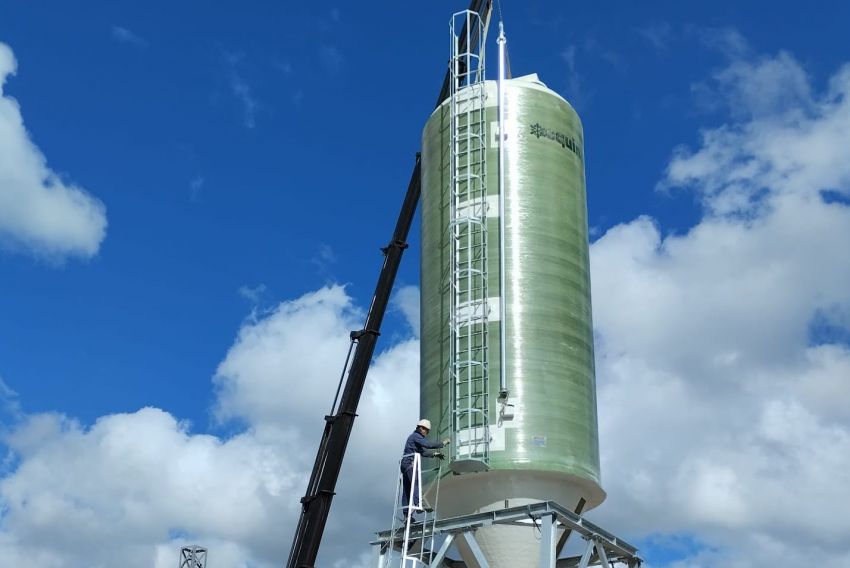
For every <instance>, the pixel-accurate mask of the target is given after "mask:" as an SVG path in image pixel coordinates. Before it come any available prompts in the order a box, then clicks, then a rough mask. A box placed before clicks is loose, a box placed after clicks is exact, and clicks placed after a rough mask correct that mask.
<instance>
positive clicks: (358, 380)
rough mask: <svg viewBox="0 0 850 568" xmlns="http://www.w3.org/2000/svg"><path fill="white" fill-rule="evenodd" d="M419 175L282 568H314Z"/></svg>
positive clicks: (484, 10)
mask: <svg viewBox="0 0 850 568" xmlns="http://www.w3.org/2000/svg"><path fill="white" fill-rule="evenodd" d="M491 7H492V0H472V2H471V3H470V6H469V10H471V11H473V12H476V13H478V14H479V16H480V17H481V20H482V21H487V19H488V17H489V14H490V9H491ZM472 33H473V34H474V35H473V38H472V39H473V41H477V37H475V36H476V35H477V31H473V32H472ZM466 35H467V34H466V30H465V26H464V31H462V32H461V34H460V37H459V39H458V41H459V45H458V51H459V52H462V51H464V50H466V47H467V46H466ZM459 71H460V72H463V71H464V70H463V69H460V70H459ZM450 82H451V73H450V71H447V72H446V76H445V79H444V80H443V86H442V89H441V91H440V95H439V97H438V98H437V104H436V106H440V104H441V103H442V102H443V101H444V100H445V99H446V98H447V97H448V96H449V93H450ZM420 173H421V160H420V157H419V155H418V154H417V156H416V164H415V166H414V168H413V174H412V175H411V176H410V183H409V184H408V186H407V193H406V194H405V196H404V201H403V203H402V206H401V211H400V212H399V215H398V221H397V222H396V226H395V231H393V236H392V239H391V240H390V242H389V244H388V245H387V246H386V247H385V248H384V249H382V250H383V252H384V264H383V266H382V268H381V273H380V275H379V276H378V283H377V284H376V286H375V293H374V295H373V296H372V305H371V306H370V307H369V313H368V315H367V316H366V325H365V326H364V327H363V329H362V330H359V331H353V332H352V333H351V338H352V340H353V341H355V342H356V346H355V348H354V358H353V359H352V362H351V367H350V368H349V371H348V378H347V380H346V381H345V388H344V389H343V391H342V396H341V398H340V399H339V405H338V406H337V407H336V412H335V413H334V414H332V415H328V416H325V430H324V432H323V434H322V440H321V442H320V443H319V449H318V452H317V453H316V462H315V463H314V465H313V472H312V474H311V475H310V482H309V483H308V485H307V493H306V495H305V496H304V497H303V498H302V499H301V517H300V518H299V520H298V527H297V528H296V530H295V537H294V538H293V541H292V548H291V550H290V552H289V560H288V562H287V564H286V566H287V568H314V565H315V562H316V556H317V555H318V553H319V545H320V544H321V542H322V536H323V534H324V532H325V523H326V522H327V519H328V513H329V512H330V508H331V501H332V500H333V496H334V494H335V489H336V483H337V479H338V478H339V472H340V469H341V467H342V461H343V458H344V457H345V449H346V447H347V446H348V439H349V437H350V435H351V429H352V427H353V426H354V418H355V417H356V416H357V406H358V404H359V402H360V395H361V394H362V392H363V386H364V385H365V383H366V373H367V372H368V371H369V365H370V364H371V362H372V355H373V354H374V353H375V344H376V343H377V341H378V336H379V335H380V330H381V323H382V322H383V319H384V314H385V313H386V310H387V304H388V303H389V299H390V293H391V292H392V289H393V285H394V283H395V278H396V274H397V273H398V267H399V264H401V257H402V255H403V254H404V250H405V249H406V248H407V235H408V233H409V232H410V227H411V225H412V224H413V217H414V214H415V213H416V207H417V205H418V203H419V194H420V191H421V178H420ZM332 412H333V410H332Z"/></svg>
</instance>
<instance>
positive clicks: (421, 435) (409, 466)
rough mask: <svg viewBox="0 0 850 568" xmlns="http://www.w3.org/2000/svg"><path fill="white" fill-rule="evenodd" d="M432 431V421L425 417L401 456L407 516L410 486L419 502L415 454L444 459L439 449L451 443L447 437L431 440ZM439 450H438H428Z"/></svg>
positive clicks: (403, 505)
mask: <svg viewBox="0 0 850 568" xmlns="http://www.w3.org/2000/svg"><path fill="white" fill-rule="evenodd" d="M430 432H431V421H430V420H428V419H427V418H423V419H422V420H420V421H419V422H417V423H416V429H415V430H414V431H413V433H412V434H411V435H410V436H408V437H407V442H405V444H404V454H402V457H401V475H402V476H403V478H404V480H403V483H402V493H401V495H402V512H403V513H404V516H407V506H408V504H409V503H410V488H411V486H413V504H414V506H418V505H419V504H420V502H419V483H415V484H414V481H413V474H414V472H413V454H420V455H422V456H424V457H426V458H437V459H438V460H442V459H443V457H445V456H443V452H440V451H439V450H440V449H441V448H445V447H446V446H448V445H449V440H448V438H446V439H445V440H443V441H442V442H429V441H428V434H429V433H430ZM428 450H437V451H428Z"/></svg>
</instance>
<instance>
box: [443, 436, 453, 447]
mask: <svg viewBox="0 0 850 568" xmlns="http://www.w3.org/2000/svg"><path fill="white" fill-rule="evenodd" d="M451 443H452V441H451V440H449V439H448V438H446V439H445V440H443V447H444V448H445V447H446V446H448V445H449V444H451Z"/></svg>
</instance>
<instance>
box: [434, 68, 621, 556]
mask: <svg viewBox="0 0 850 568" xmlns="http://www.w3.org/2000/svg"><path fill="white" fill-rule="evenodd" d="M479 85H480V89H479V88H478V87H474V86H473V87H466V88H463V89H460V90H459V91H458V92H457V93H456V95H455V97H454V98H453V99H452V98H450V99H447V100H446V101H445V102H444V103H443V104H442V105H441V106H440V107H439V108H438V109H437V110H436V111H435V112H434V113H433V114H432V116H431V117H430V119H429V120H428V122H427V124H426V126H425V129H424V133H423V141H422V266H421V272H422V276H421V277H422V282H421V291H422V296H421V298H422V300H421V314H422V320H421V415H422V416H426V417H429V418H430V419H431V421H432V423H434V430H433V432H432V436H434V437H437V436H439V437H440V438H444V437H448V438H451V440H452V445H451V448H450V450H451V451H450V458H451V461H452V467H451V468H447V467H444V468H443V478H442V479H441V482H440V486H439V504H438V511H437V512H438V515H439V516H440V517H441V518H445V517H451V516H456V515H462V514H468V513H472V512H477V511H484V510H490V509H496V508H501V507H505V506H506V505H507V506H517V505H522V504H525V503H529V502H535V501H546V500H552V501H557V502H559V503H560V504H562V505H563V506H565V507H567V508H570V509H572V508H573V507H575V506H576V504H577V503H578V502H579V500H580V499H582V498H583V499H585V500H586V502H587V505H586V506H585V511H586V510H588V509H590V508H592V507H595V506H597V505H599V504H600V503H601V502H602V501H603V500H604V498H605V493H604V491H603V490H602V488H601V487H600V478H599V448H598V438H597V419H596V391H595V377H594V361H593V331H592V323H591V305H590V277H589V262H588V254H589V253H588V241H587V207H586V194H585V180H584V159H583V139H584V138H583V133H582V126H581V122H580V120H579V117H578V115H577V114H576V112H575V111H574V110H573V108H572V106H570V105H569V103H567V101H565V100H564V99H563V98H562V97H561V96H559V95H558V94H557V93H555V92H554V91H552V90H550V89H549V88H547V87H546V86H545V85H544V84H543V83H542V82H541V81H540V80H539V79H538V78H537V76H536V75H530V76H526V77H520V78H516V79H511V80H507V81H504V98H505V103H504V124H505V135H506V136H505V140H504V145H505V146H504V176H505V177H504V182H503V184H504V203H503V206H502V207H501V209H503V211H504V219H502V218H501V216H500V203H499V183H498V176H499V149H498V146H499V136H498V124H499V123H498V106H497V100H498V96H497V83H496V82H494V81H481V82H480V83H479ZM476 89H479V90H477V91H476ZM481 109H483V111H482V110H481ZM453 134H454V135H453ZM502 227H504V230H505V233H504V242H503V244H502V246H501V247H500V230H501V228H502ZM500 248H501V249H502V250H504V266H503V267H501V268H502V271H501V272H503V274H504V283H503V284H504V285H503V286H502V282H500V280H501V278H500ZM500 294H504V298H503V300H502V301H500ZM502 306H503V307H504V310H505V316H506V317H504V318H503V317H501V313H500V312H501V307H502ZM503 322H505V323H506V327H505V330H504V336H505V352H504V355H503V356H502V354H501V352H500V349H501V344H500V326H501V325H502V324H503ZM500 359H503V360H504V361H505V366H506V368H507V373H506V374H505V376H504V379H505V383H506V384H505V386H506V388H507V390H508V391H509V397H508V399H507V404H508V405H512V406H505V405H503V403H502V401H500V400H499V391H500V378H501V373H502V369H501V368H500V367H501V365H500ZM511 414H513V417H512V419H511ZM433 488H434V486H433V484H432V489H431V493H432V496H433ZM500 531H501V532H500ZM511 531H514V532H513V534H512V533H511ZM476 538H477V539H478V541H479V543H480V544H481V545H482V548H487V549H489V554H488V552H487V551H486V550H485V554H487V555H488V557H489V559H490V563H491V566H496V567H498V566H523V565H525V564H526V563H527V561H528V556H531V557H534V555H535V554H536V553H535V552H534V550H535V537H534V533H533V531H532V530H531V529H529V528H526V527H520V528H508V527H491V528H489V529H486V530H483V531H479V532H478V536H477V537H476ZM524 559H525V561H524Z"/></svg>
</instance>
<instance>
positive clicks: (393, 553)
mask: <svg viewBox="0 0 850 568" xmlns="http://www.w3.org/2000/svg"><path fill="white" fill-rule="evenodd" d="M404 457H413V468H412V469H413V475H412V478H413V479H412V483H411V487H410V491H409V492H408V494H409V497H408V499H407V501H406V502H405V501H404V499H403V495H404V491H403V489H404V487H403V484H404V475H403V474H402V473H401V467H400V466H401V462H399V475H398V481H397V483H396V493H395V505H394V506H393V519H392V525H391V527H392V528H391V534H392V538H391V539H390V541H389V543H388V550H387V551H386V554H385V555H384V556H382V560H381V563H380V565H379V568H425V567H427V566H430V565H431V562H432V560H433V557H434V523H435V522H436V521H437V514H436V501H437V498H438V497H439V483H440V477H441V474H442V465H440V466H438V467H437V468H436V469H435V470H433V471H434V472H435V473H436V477H435V483H436V484H437V485H436V487H435V488H434V496H435V497H434V507H432V506H431V505H430V504H429V503H428V502H427V501H426V500H425V497H424V493H425V487H424V486H423V485H422V454H419V453H414V454H413V455H412V456H403V458H402V459H404ZM419 514H421V515H422V518H421V519H417V518H416V515H419Z"/></svg>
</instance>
